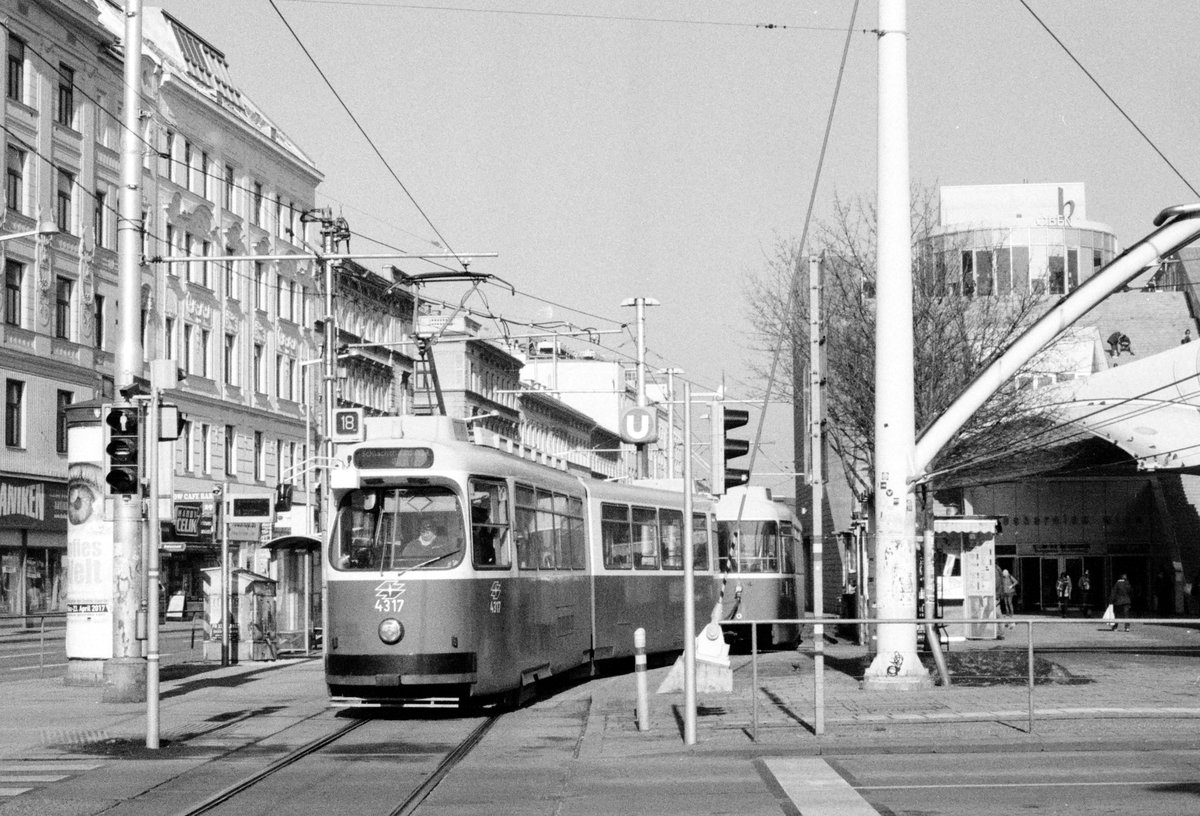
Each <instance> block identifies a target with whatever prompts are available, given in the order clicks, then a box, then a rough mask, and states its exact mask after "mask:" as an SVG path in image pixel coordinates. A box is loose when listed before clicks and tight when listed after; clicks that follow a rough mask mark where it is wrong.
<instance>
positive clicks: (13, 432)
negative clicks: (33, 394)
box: [4, 380, 25, 448]
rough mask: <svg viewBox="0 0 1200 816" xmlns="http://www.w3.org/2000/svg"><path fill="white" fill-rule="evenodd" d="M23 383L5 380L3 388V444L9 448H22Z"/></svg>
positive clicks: (23, 436)
mask: <svg viewBox="0 0 1200 816" xmlns="http://www.w3.org/2000/svg"><path fill="white" fill-rule="evenodd" d="M24 431H25V383H24V382H22V381H21V380H7V381H6V382H5V386H4V444H5V445H7V446H8V447H10V448H20V447H24V439H25V434H24Z"/></svg>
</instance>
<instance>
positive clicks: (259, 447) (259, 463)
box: [254, 431, 267, 482]
mask: <svg viewBox="0 0 1200 816" xmlns="http://www.w3.org/2000/svg"><path fill="white" fill-rule="evenodd" d="M266 469H267V445H266V442H265V441H264V439H263V432H262V431H255V432H254V481H256V482H261V481H262V480H263V478H264V477H263V473H264V471H265V470H266Z"/></svg>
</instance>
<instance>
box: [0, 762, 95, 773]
mask: <svg viewBox="0 0 1200 816" xmlns="http://www.w3.org/2000/svg"><path fill="white" fill-rule="evenodd" d="M103 767H104V763H103V762H76V761H73V760H63V761H62V762H9V763H5V764H0V773H5V774H12V773H45V772H59V771H94V770H96V769H97V768H103Z"/></svg>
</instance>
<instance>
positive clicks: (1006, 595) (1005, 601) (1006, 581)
mask: <svg viewBox="0 0 1200 816" xmlns="http://www.w3.org/2000/svg"><path fill="white" fill-rule="evenodd" d="M996 588H997V589H998V590H999V595H1000V613H1001V614H1002V615H1006V616H1008V617H1010V618H1011V617H1012V616H1013V595H1015V594H1016V592H1017V579H1016V578H1014V577H1012V574H1011V573H1010V572H1009V571H1008V570H1006V569H1004V570H1000V577H999V578H997V579H996Z"/></svg>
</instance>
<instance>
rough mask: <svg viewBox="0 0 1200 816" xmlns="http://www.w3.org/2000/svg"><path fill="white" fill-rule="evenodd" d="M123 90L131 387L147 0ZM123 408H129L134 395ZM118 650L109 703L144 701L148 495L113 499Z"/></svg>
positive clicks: (121, 365) (121, 283)
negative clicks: (142, 613)
mask: <svg viewBox="0 0 1200 816" xmlns="http://www.w3.org/2000/svg"><path fill="white" fill-rule="evenodd" d="M124 46H125V47H124V56H125V95H124V110H123V116H122V118H123V124H124V129H123V132H122V133H121V194H120V199H119V201H118V204H119V209H118V213H119V218H118V225H117V258H118V273H119V274H118V291H119V295H120V321H119V325H120V337H119V341H120V342H119V345H118V347H117V355H116V361H115V362H116V365H115V372H114V373H115V375H116V383H117V386H118V388H121V389H125V388H128V387H130V386H133V384H134V383H135V382H137V380H138V379H140V377H141V375H142V339H141V332H140V329H139V327H140V326H141V302H142V301H141V264H140V257H141V240H142V222H141V219H142V193H141V189H142V156H141V147H142V143H141V135H140V134H141V132H142V124H141V121H140V113H141V110H142V108H143V106H142V102H141V99H140V98H139V96H140V91H141V87H142V2H141V0H125V42H124ZM122 396H123V397H124V401H123V405H124V406H126V407H127V406H129V405H130V404H131V403H130V400H129V397H128V396H127V395H125V394H122ZM113 503H114V506H113V516H112V517H113V611H112V627H113V634H112V637H113V651H112V657H111V658H110V659H109V660H108V661H107V662H106V663H105V665H104V691H103V694H102V700H103V701H104V702H106V703H129V702H140V701H142V700H144V699H145V696H146V685H145V684H146V664H145V661H143V660H142V658H141V644H139V643H138V641H137V612H138V600H139V599H138V594H139V590H140V584H141V581H140V580H139V579H140V578H141V569H142V564H141V555H142V495H141V491H140V490H139V491H138V493H137V494H136V495H132V496H130V495H121V496H117V497H115V498H114V500H113Z"/></svg>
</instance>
